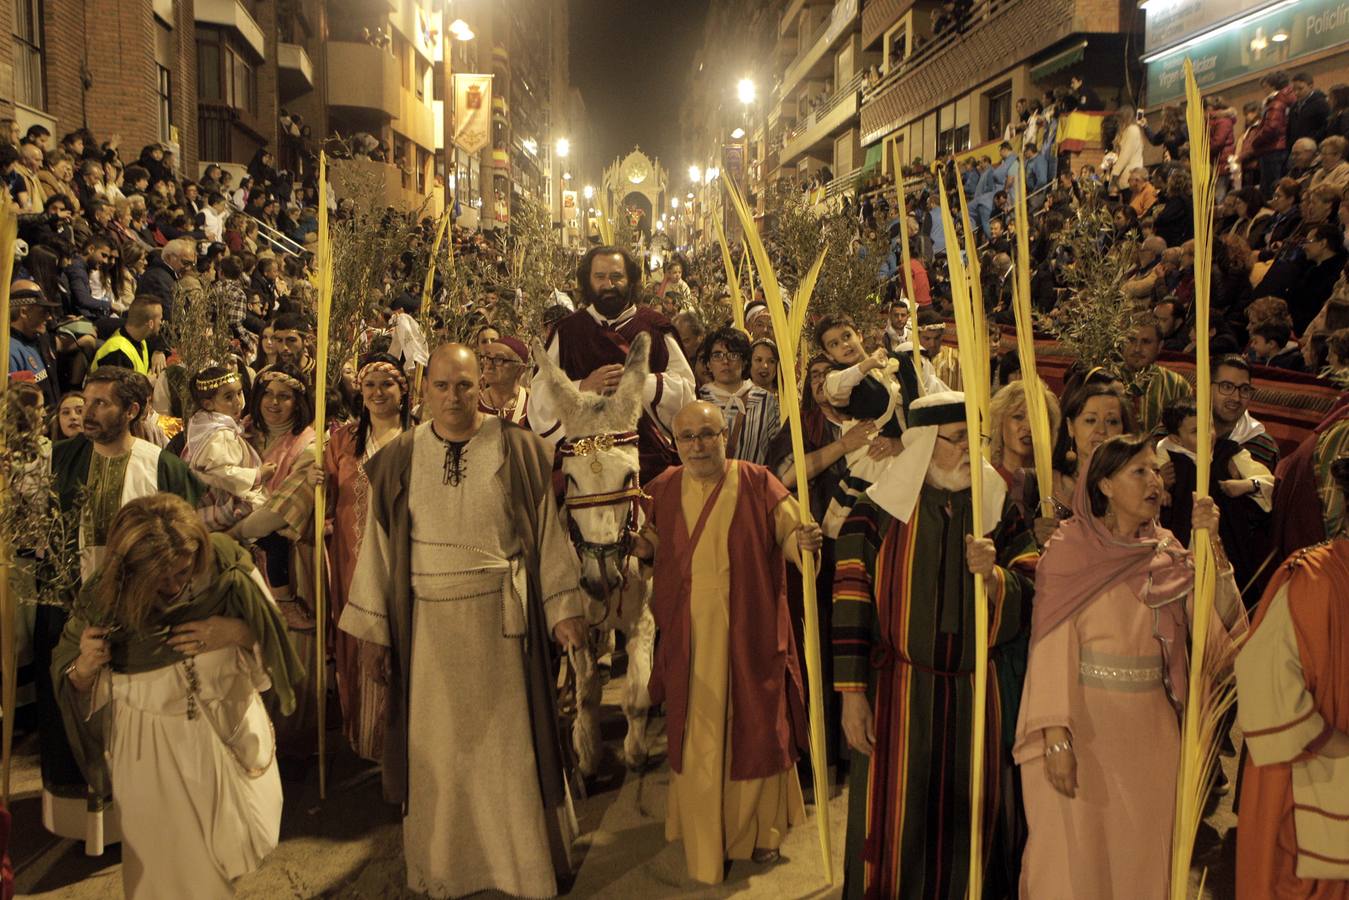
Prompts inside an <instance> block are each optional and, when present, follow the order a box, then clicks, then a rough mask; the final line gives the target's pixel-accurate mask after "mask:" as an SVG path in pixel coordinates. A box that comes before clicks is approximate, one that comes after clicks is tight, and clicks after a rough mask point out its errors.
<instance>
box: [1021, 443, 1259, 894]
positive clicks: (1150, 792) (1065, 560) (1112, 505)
mask: <svg viewBox="0 0 1349 900" xmlns="http://www.w3.org/2000/svg"><path fill="white" fill-rule="evenodd" d="M1086 473H1087V474H1086V477H1085V478H1082V479H1080V480H1079V482H1078V485H1077V490H1076V492H1075V494H1074V498H1073V516H1072V517H1071V518H1069V519H1068V520H1067V521H1065V522H1063V523H1062V524H1060V525H1059V528H1058V530H1057V531H1056V532H1055V534H1054V536H1053V537H1052V538H1050V540H1049V542H1048V544H1046V546H1045V549H1044V553H1043V555H1042V556H1041V558H1040V563H1039V566H1038V567H1037V570H1036V579H1035V611H1034V614H1033V618H1032V621H1031V639H1030V641H1031V642H1030V656H1029V659H1028V662H1027V670H1026V680H1025V688H1024V690H1023V693H1022V698H1021V711H1020V715H1019V717H1018V721H1017V729H1016V739H1015V744H1014V746H1013V749H1012V754H1013V757H1014V758H1015V760H1016V762H1017V764H1018V765H1020V766H1021V785H1022V791H1023V794H1024V801H1025V807H1026V822H1027V826H1028V829H1029V837H1028V840H1027V843H1026V851H1025V857H1024V859H1023V863H1022V868H1021V896H1022V897H1026V898H1033V900H1056V898H1063V900H1068V898H1083V897H1091V898H1093V900H1111V898H1115V900H1124V898H1128V900H1153V898H1155V900H1163V898H1165V897H1166V896H1167V889H1168V885H1169V877H1168V872H1169V867H1170V858H1171V826H1172V820H1173V817H1174V807H1175V792H1176V777H1177V771H1178V768H1179V760H1180V725H1179V718H1178V717H1179V715H1180V713H1181V711H1182V709H1183V701H1184V698H1185V694H1186V683H1187V677H1188V671H1187V662H1188V661H1187V652H1188V640H1189V637H1188V636H1189V631H1190V609H1191V594H1192V592H1193V588H1194V562H1193V558H1192V557H1191V555H1190V552H1189V551H1188V550H1186V549H1185V548H1184V547H1183V546H1182V545H1181V544H1180V542H1179V541H1177V540H1176V539H1175V537H1174V536H1173V535H1172V534H1171V532H1169V531H1167V530H1166V529H1164V528H1162V527H1161V526H1159V525H1158V524H1157V523H1156V515H1157V512H1158V509H1159V508H1160V501H1161V497H1162V494H1163V492H1164V490H1165V489H1164V487H1163V485H1162V476H1161V473H1160V470H1159V469H1158V464H1157V460H1156V454H1155V452H1154V451H1153V445H1152V440H1151V438H1149V437H1147V436H1144V437H1133V436H1130V435H1121V436H1119V437H1114V438H1111V439H1110V440H1108V441H1106V442H1105V443H1104V444H1102V445H1101V446H1100V448H1098V449H1097V450H1096V451H1095V452H1094V453H1093V454H1092V457H1091V461H1090V464H1089V466H1087V468H1086ZM1194 521H1195V526H1196V527H1200V525H1201V523H1202V525H1203V526H1206V527H1208V528H1209V530H1210V533H1212V534H1213V535H1214V536H1215V537H1214V550H1215V554H1216V556H1217V564H1218V583H1217V607H1218V609H1219V610H1224V611H1226V615H1224V616H1223V617H1224V618H1227V620H1228V621H1229V622H1235V621H1236V620H1237V619H1238V618H1239V617H1240V616H1241V604H1240V602H1239V600H1240V597H1239V594H1238V592H1237V587H1236V583H1235V582H1234V580H1233V578H1232V566H1231V564H1230V563H1229V562H1228V561H1227V557H1226V556H1225V554H1224V553H1223V550H1222V545H1221V543H1220V542H1219V541H1218V539H1217V537H1216V535H1217V529H1218V511H1217V507H1216V506H1215V505H1214V504H1213V501H1212V500H1211V499H1209V498H1203V499H1196V500H1195V509H1194ZM1210 630H1211V633H1217V634H1224V635H1225V634H1226V630H1225V628H1224V627H1223V626H1222V623H1220V622H1216V621H1215V622H1214V623H1212V624H1211V626H1210Z"/></svg>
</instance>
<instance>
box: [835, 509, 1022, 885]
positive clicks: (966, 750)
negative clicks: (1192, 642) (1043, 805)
mask: <svg viewBox="0 0 1349 900" xmlns="http://www.w3.org/2000/svg"><path fill="white" fill-rule="evenodd" d="M970 515H971V512H970V494H969V492H968V491H961V492H959V493H956V494H952V493H949V492H947V491H943V490H940V489H937V488H934V487H931V486H926V487H924V488H923V491H922V494H921V495H920V497H919V500H918V505H917V508H916V509H915V511H914V514H913V517H912V518H911V520H910V521H909V522H908V523H903V522H899V521H898V520H896V519H894V518H892V517H891V516H890V515H888V514H887V513H885V512H884V511H882V510H881V509H879V508H878V507H877V506H875V505H874V504H873V503H872V502H871V500H870V499H863V500H862V501H861V502H859V503H858V504H857V505H856V506H855V507H854V508H853V510H852V513H851V515H850V516H849V518H848V519H847V521H846V522H845V523H844V525H843V529H842V532H841V533H840V535H839V538H838V542H837V545H836V554H837V559H838V562H837V569H836V571H835V576H834V604H833V647H834V688H835V690H838V691H841V692H859V691H865V692H866V693H867V696H868V699H869V700H870V701H871V703H872V704H873V709H874V711H875V715H876V749H875V752H874V753H873V754H872V755H871V757H870V759H869V760H868V759H867V758H865V757H863V756H861V755H860V754H854V757H853V764H852V769H851V775H850V779H851V783H850V785H849V805H848V847H847V851H846V853H845V856H844V859H845V874H844V892H843V895H844V896H845V897H848V898H857V897H867V898H887V900H888V898H906V900H917V898H943V900H963V898H964V897H965V895H966V892H967V881H968V877H969V804H970V764H971V757H970V741H971V734H972V723H973V710H972V704H973V698H974V678H973V671H974V652H975V651H974V630H973V627H972V626H973V623H974V592H973V584H974V579H973V576H971V575H970V574H969V572H968V570H967V569H966V567H965V554H964V541H965V534H966V533H967V532H968V530H969V527H970ZM992 536H993V538H994V540H995V543H996V544H997V545H998V549H999V561H1000V563H1001V565H1000V566H999V568H998V569H997V570H996V574H995V576H994V577H993V578H992V579H991V580H990V581H989V583H988V589H989V601H990V602H989V613H990V619H989V626H990V634H991V640H990V645H991V652H990V658H989V673H990V674H989V680H988V706H987V717H986V722H987V730H986V737H985V747H986V748H987V754H986V757H985V764H984V772H985V776H984V777H985V780H984V798H985V807H984V816H983V822H984V841H985V844H984V846H985V848H986V854H987V855H986V857H985V858H986V859H987V860H988V861H989V862H990V865H989V866H988V867H987V869H988V874H987V875H986V880H987V883H988V888H989V891H990V896H997V895H999V894H998V888H999V886H1001V887H1002V888H1003V889H1005V890H1004V893H1007V894H1011V893H1013V889H1012V888H1011V886H1012V885H1015V884H1016V872H1017V868H1018V865H1019V861H1020V850H1021V846H1020V844H1021V840H1020V836H1021V835H1022V834H1023V833H1024V828H1022V827H1020V825H1019V822H1020V820H1021V810H1020V803H1019V802H1017V801H1016V799H1015V798H1016V796H1017V794H1016V785H1015V782H1014V780H1013V771H1012V765H1011V756H1010V741H1011V737H1012V730H1013V727H1014V725H1015V722H1016V706H1017V703H1018V701H1019V699H1020V693H1021V679H1022V676H1023V674H1024V672H1025V659H1026V639H1027V635H1028V633H1029V622H1030V594H1031V590H1032V583H1031V581H1030V580H1029V579H1028V578H1027V577H1026V576H1025V575H1024V574H1022V571H1021V570H1022V569H1024V568H1026V567H1027V566H1029V567H1032V568H1033V566H1034V563H1035V561H1036V558H1037V556H1036V550H1035V543H1034V539H1033V537H1032V536H1031V534H1030V533H1029V532H1028V531H1027V530H1026V527H1025V523H1024V521H1023V520H1022V519H1021V518H1020V517H1019V516H1017V515H1016V514H1015V513H1014V512H1012V511H1011V507H1010V506H1009V507H1007V508H1005V509H1004V517H1003V521H1002V523H1001V524H1000V525H999V526H998V528H997V530H996V532H995V533H994V534H993V535H992ZM1007 798H1011V801H1010V802H1008V801H1007Z"/></svg>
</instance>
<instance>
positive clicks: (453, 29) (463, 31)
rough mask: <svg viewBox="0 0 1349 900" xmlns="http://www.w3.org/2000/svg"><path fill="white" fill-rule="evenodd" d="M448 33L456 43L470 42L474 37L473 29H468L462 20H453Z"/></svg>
mask: <svg viewBox="0 0 1349 900" xmlns="http://www.w3.org/2000/svg"><path fill="white" fill-rule="evenodd" d="M449 32H450V34H451V35H453V37H454V39H455V40H456V41H471V40H473V38H474V37H475V35H474V34H473V29H472V28H469V27H468V23H467V22H465V21H464V20H463V19H455V20H454V21H453V22H451V23H450V28H449Z"/></svg>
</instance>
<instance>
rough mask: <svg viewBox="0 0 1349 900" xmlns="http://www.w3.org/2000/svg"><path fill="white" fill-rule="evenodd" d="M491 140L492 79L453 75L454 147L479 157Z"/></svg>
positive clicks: (478, 76) (489, 76)
mask: <svg viewBox="0 0 1349 900" xmlns="http://www.w3.org/2000/svg"><path fill="white" fill-rule="evenodd" d="M491 138H492V76H491V75H472V74H464V75H461V74H459V73H457V72H456V73H455V74H454V143H455V146H457V147H458V148H459V149H461V150H463V151H464V152H465V153H477V152H478V151H479V150H481V149H482V148H484V147H486V146H487V144H488V142H489V141H490V140H491Z"/></svg>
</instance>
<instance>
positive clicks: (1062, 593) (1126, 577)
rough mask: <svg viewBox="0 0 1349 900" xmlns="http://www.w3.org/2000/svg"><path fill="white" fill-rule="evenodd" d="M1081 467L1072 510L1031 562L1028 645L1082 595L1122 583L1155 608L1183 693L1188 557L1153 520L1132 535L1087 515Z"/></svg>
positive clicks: (1174, 681)
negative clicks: (1032, 583) (1032, 582)
mask: <svg viewBox="0 0 1349 900" xmlns="http://www.w3.org/2000/svg"><path fill="white" fill-rule="evenodd" d="M1087 468H1088V464H1087V463H1086V462H1084V463H1083V464H1082V466H1081V467H1080V468H1079V470H1078V471H1079V472H1081V473H1083V474H1082V476H1081V477H1080V478H1079V479H1078V481H1077V489H1076V491H1075V492H1074V493H1073V515H1072V517H1071V518H1069V519H1067V520H1066V521H1064V522H1062V523H1060V524H1059V528H1058V530H1057V531H1056V532H1054V535H1053V537H1051V538H1050V539H1049V542H1048V543H1047V544H1045V549H1044V553H1043V554H1041V556H1040V562H1039V565H1037V566H1036V569H1035V608H1034V611H1033V613H1032V615H1031V638H1030V644H1031V648H1032V650H1033V649H1034V647H1035V645H1036V644H1037V643H1038V642H1039V641H1041V640H1043V639H1044V637H1045V636H1046V635H1048V634H1049V633H1050V632H1051V631H1053V630H1054V629H1055V628H1057V627H1058V626H1060V625H1062V624H1063V623H1064V622H1066V621H1067V620H1068V619H1070V618H1072V616H1073V615H1074V614H1075V613H1076V612H1077V611H1078V610H1080V609H1082V608H1083V607H1085V606H1086V605H1087V604H1088V603H1091V602H1092V601H1093V600H1095V599H1097V598H1098V597H1100V596H1101V595H1102V594H1104V593H1106V592H1107V591H1108V590H1110V589H1111V588H1112V587H1115V586H1116V585H1119V584H1123V585H1125V586H1126V587H1128V588H1129V590H1130V591H1131V592H1133V594H1134V595H1135V596H1137V597H1138V599H1139V602H1140V603H1144V604H1146V605H1147V606H1149V607H1151V608H1153V609H1155V610H1157V611H1158V615H1157V620H1156V621H1157V636H1158V637H1159V638H1160V639H1161V641H1162V642H1163V658H1164V659H1165V662H1166V665H1167V668H1168V671H1169V681H1170V686H1171V690H1172V692H1173V695H1174V696H1175V697H1177V698H1183V697H1184V696H1185V679H1186V657H1187V652H1188V638H1189V628H1188V615H1187V613H1186V605H1185V600H1186V598H1187V597H1188V596H1189V593H1190V591H1191V589H1192V588H1193V587H1194V560H1193V557H1191V555H1190V551H1189V550H1186V549H1185V547H1184V546H1182V545H1181V543H1180V541H1178V540H1176V537H1175V535H1173V534H1172V533H1171V532H1170V531H1168V530H1166V529H1165V528H1163V527H1161V526H1160V525H1158V524H1157V522H1156V520H1153V521H1152V522H1149V523H1148V524H1147V525H1144V526H1143V529H1142V532H1141V533H1140V535H1139V536H1138V537H1136V538H1133V539H1131V540H1126V539H1123V538H1120V537H1117V536H1116V535H1115V534H1114V533H1112V532H1111V530H1110V529H1109V528H1108V527H1107V526H1106V524H1105V522H1104V521H1103V520H1101V519H1100V518H1097V517H1096V516H1094V515H1092V512H1091V501H1090V499H1089V498H1088V497H1087V478H1086V471H1087Z"/></svg>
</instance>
